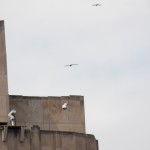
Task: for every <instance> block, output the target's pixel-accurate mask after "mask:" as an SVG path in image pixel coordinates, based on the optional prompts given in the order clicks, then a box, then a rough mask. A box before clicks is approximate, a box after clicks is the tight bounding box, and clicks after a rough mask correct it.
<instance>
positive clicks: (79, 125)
mask: <svg viewBox="0 0 150 150" xmlns="http://www.w3.org/2000/svg"><path fill="white" fill-rule="evenodd" d="M9 99H10V107H11V109H15V110H16V111H17V113H16V125H25V126H28V127H32V126H33V125H38V126H40V128H41V129H42V130H51V131H71V132H78V133H85V115H84V97H83V96H62V97H26V96H12V95H11V96H9ZM65 102H68V109H66V110H63V109H62V105H63V104H64V103H65Z"/></svg>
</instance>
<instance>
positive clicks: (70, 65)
mask: <svg viewBox="0 0 150 150" xmlns="http://www.w3.org/2000/svg"><path fill="white" fill-rule="evenodd" d="M75 65H78V64H69V65H65V67H67V66H68V67H72V66H75Z"/></svg>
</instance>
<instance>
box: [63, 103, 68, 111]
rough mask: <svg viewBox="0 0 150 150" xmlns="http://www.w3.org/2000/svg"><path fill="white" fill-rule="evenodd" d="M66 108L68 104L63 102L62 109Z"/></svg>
mask: <svg viewBox="0 0 150 150" xmlns="http://www.w3.org/2000/svg"><path fill="white" fill-rule="evenodd" d="M67 108H68V102H65V103H64V104H63V105H62V109H64V110H65V109H67Z"/></svg>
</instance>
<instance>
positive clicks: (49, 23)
mask: <svg viewBox="0 0 150 150" xmlns="http://www.w3.org/2000/svg"><path fill="white" fill-rule="evenodd" d="M94 3H101V4H102V6H100V7H93V6H91V5H92V4H94ZM149 18H150V1H149V0H113V1H112V0H105V1H104V0H75V1H73V0H63V1H62V0H22V1H20V0H13V1H9V0H0V19H1V20H5V29H6V42H7V43H6V47H7V62H8V79H9V93H10V94H13V95H33V96H34V95H36V96H53V95H54V96H57V95H58V96H63V95H84V96H85V114H86V130H87V133H90V134H94V135H95V136H96V138H97V139H98V140H99V147H100V149H101V150H141V149H142V150H149V149H150V144H149V139H150V117H149V114H150V109H149V107H150V94H149V93H150V92H149V89H150V59H149V56H150V19H149ZM69 63H78V64H79V65H78V66H74V67H72V68H68V67H64V65H66V64H69Z"/></svg>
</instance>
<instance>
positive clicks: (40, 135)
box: [0, 126, 98, 150]
mask: <svg viewBox="0 0 150 150" xmlns="http://www.w3.org/2000/svg"><path fill="white" fill-rule="evenodd" d="M24 135H25V136H24V141H23V142H20V130H18V129H8V136H7V140H6V141H5V142H3V141H2V131H0V150H98V149H97V148H98V146H97V141H96V139H95V137H94V136H93V135H87V134H81V133H73V132H56V131H42V130H40V128H39V127H36V126H35V127H32V128H31V131H25V134H24Z"/></svg>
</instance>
